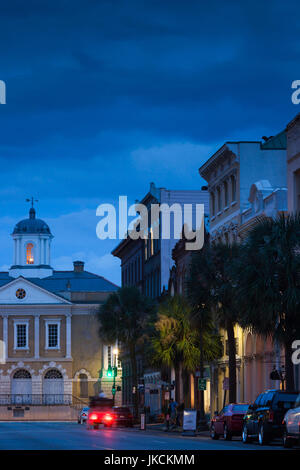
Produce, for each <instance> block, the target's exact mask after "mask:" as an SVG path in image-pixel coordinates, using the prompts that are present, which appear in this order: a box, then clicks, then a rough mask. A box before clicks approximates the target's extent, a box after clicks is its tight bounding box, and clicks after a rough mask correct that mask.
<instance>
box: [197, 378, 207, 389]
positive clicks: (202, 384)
mask: <svg viewBox="0 0 300 470" xmlns="http://www.w3.org/2000/svg"><path fill="white" fill-rule="evenodd" d="M198 390H206V379H198Z"/></svg>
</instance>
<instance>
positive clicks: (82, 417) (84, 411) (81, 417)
mask: <svg viewBox="0 0 300 470" xmlns="http://www.w3.org/2000/svg"><path fill="white" fill-rule="evenodd" d="M88 414H89V407H88V406H85V407H84V408H81V410H79V413H78V419H77V421H78V424H83V423H85V422H86V420H87V419H88Z"/></svg>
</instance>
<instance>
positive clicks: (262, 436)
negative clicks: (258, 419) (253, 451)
mask: <svg viewBox="0 0 300 470" xmlns="http://www.w3.org/2000/svg"><path fill="white" fill-rule="evenodd" d="M269 440H270V439H269V438H268V435H267V434H266V432H265V428H264V424H263V423H260V424H259V427H258V443H259V445H260V446H263V445H265V444H268V442H269Z"/></svg>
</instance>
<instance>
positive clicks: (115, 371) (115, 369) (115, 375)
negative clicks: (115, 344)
mask: <svg viewBox="0 0 300 470" xmlns="http://www.w3.org/2000/svg"><path fill="white" fill-rule="evenodd" d="M113 370H114V377H117V375H118V368H117V367H116V366H114V368H113Z"/></svg>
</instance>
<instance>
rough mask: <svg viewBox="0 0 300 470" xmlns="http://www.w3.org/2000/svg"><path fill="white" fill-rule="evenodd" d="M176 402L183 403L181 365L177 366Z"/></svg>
mask: <svg viewBox="0 0 300 470" xmlns="http://www.w3.org/2000/svg"><path fill="white" fill-rule="evenodd" d="M175 400H176V401H177V403H181V396H180V364H176V365H175Z"/></svg>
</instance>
